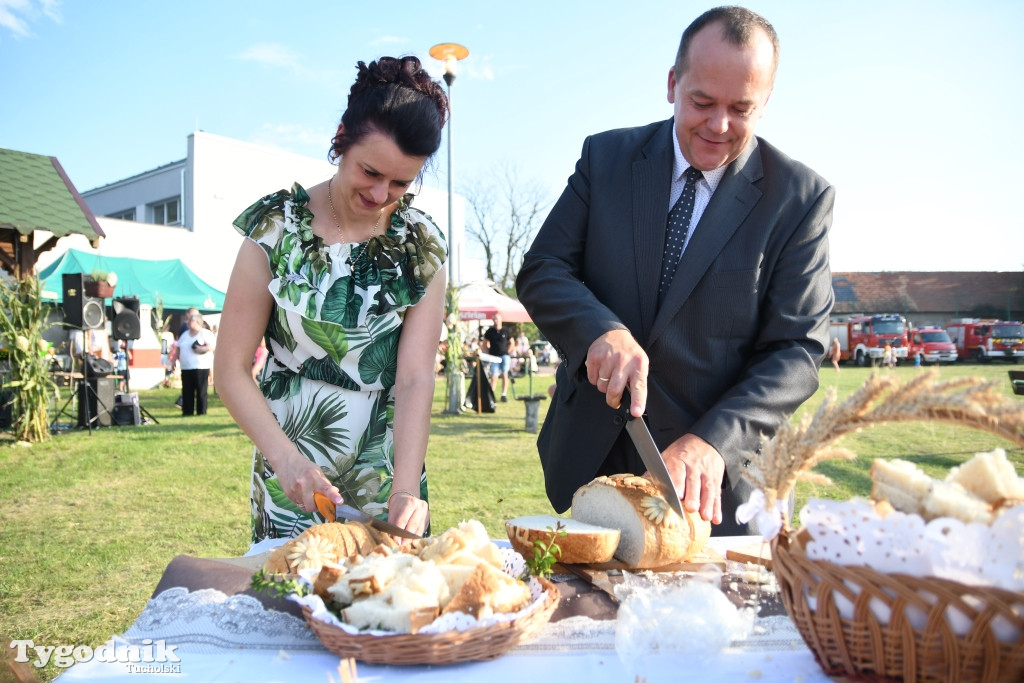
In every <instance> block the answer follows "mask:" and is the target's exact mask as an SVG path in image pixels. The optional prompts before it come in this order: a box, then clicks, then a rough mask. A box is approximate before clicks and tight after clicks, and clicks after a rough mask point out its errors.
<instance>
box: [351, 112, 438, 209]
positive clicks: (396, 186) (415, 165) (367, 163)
mask: <svg viewBox="0 0 1024 683" xmlns="http://www.w3.org/2000/svg"><path fill="white" fill-rule="evenodd" d="M426 161H427V159H426V157H414V156H408V155H406V154H403V153H402V152H401V150H399V149H398V145H396V144H395V142H394V141H393V140H392V139H391V138H390V137H388V136H387V135H384V134H383V133H378V132H371V133H369V134H367V135H366V136H365V137H364V138H363V139H362V140H360V141H359V142H357V143H356V144H354V145H352V147H350V148H349V149H348V151H346V152H345V154H344V155H342V157H341V161H340V162H339V163H338V181H339V182H338V184H337V185H336V186H335V188H336V189H340V192H338V193H337V195H336V196H335V198H334V203H335V209H336V210H337V212H338V213H339V214H342V213H346V214H347V215H349V216H357V217H366V216H376V215H377V214H378V213H380V211H381V210H382V209H383V208H384V207H386V206H388V205H389V204H392V203H394V202H395V201H397V200H398V198H399V197H401V196H402V195H403V194H405V193H406V192H407V191H408V190H409V186H410V185H412V183H413V181H414V180H416V178H417V176H419V174H420V171H422V170H423V164H425V163H426ZM338 195H340V196H338Z"/></svg>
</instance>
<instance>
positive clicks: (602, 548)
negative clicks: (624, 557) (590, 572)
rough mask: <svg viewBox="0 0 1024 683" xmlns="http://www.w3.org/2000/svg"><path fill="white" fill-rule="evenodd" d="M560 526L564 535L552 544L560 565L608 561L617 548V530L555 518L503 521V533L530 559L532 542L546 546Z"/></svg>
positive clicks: (534, 517)
mask: <svg viewBox="0 0 1024 683" xmlns="http://www.w3.org/2000/svg"><path fill="white" fill-rule="evenodd" d="M559 524H561V525H562V527H563V530H564V531H565V532H566V533H565V536H561V537H559V536H556V537H555V545H557V546H558V548H559V549H560V550H561V554H560V555H559V556H558V559H559V561H560V562H567V563H570V564H585V563H590V562H610V561H611V560H612V558H613V557H614V556H615V550H616V549H617V548H618V547H619V536H620V535H621V532H620V531H619V530H618V529H610V528H608V527H603V526H595V525H593V524H587V523H586V522H581V521H579V520H578V519H566V518H564V517H556V516H555V515H533V516H529V517H516V518H515V519H510V520H508V521H507V522H505V532H506V533H507V534H508V540H509V541H510V542H511V543H512V547H513V548H514V549H515V550H516V552H518V553H519V554H520V555H522V556H523V557H525V558H531V557H533V549H534V545H533V543H534V541H540V542H541V543H544V544H545V545H546V544H547V542H548V540H549V539H550V538H551V534H552V530H553V529H556V528H558V525H559Z"/></svg>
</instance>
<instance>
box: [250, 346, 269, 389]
mask: <svg viewBox="0 0 1024 683" xmlns="http://www.w3.org/2000/svg"><path fill="white" fill-rule="evenodd" d="M266 365H267V342H266V340H265V339H263V337H260V345H259V346H257V347H256V352H255V353H254V354H253V356H252V380H253V381H254V382H256V383H257V384H259V383H260V373H261V372H263V368H264V367H266Z"/></svg>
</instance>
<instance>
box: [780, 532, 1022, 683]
mask: <svg viewBox="0 0 1024 683" xmlns="http://www.w3.org/2000/svg"><path fill="white" fill-rule="evenodd" d="M772 561H773V568H774V571H775V575H776V577H777V579H778V582H779V588H780V592H781V594H782V602H783V603H784V604H785V606H786V610H787V611H788V612H789V615H790V617H792V619H793V621H794V622H796V626H797V629H799V631H800V635H801V636H802V637H803V639H804V641H805V642H806V643H807V646H808V647H810V648H811V650H812V651H813V652H814V656H815V658H816V659H817V660H818V664H820V665H821V668H822V669H823V670H824V672H825V673H826V674H828V675H830V676H835V675H844V676H847V677H848V678H849V679H851V680H859V681H886V680H903V681H929V682H930V681H935V682H936V683H938V682H940V681H941V682H943V683H945V682H946V681H984V682H985V683H988V682H992V681H1014V682H1019V681H1022V680H1024V635H1020V636H1019V637H1018V638H1017V640H1016V641H1015V642H1000V640H999V638H998V637H997V631H1002V632H1003V633H1004V634H1005V633H1006V632H1007V631H1010V632H1013V631H1014V629H1016V631H1015V632H1016V633H1017V634H1022V633H1024V593H1017V592H1013V591H1007V590H1001V589H998V588H986V587H978V586H966V585H963V584H960V583H956V582H954V581H947V580H944V579H938V578H934V577H927V578H920V577H914V576H907V575H901V574H881V573H879V572H877V571H875V570H873V569H871V568H869V567H858V566H840V565H836V564H833V563H831V562H825V561H822V560H812V559H809V558H808V557H807V556H806V554H805V553H804V551H803V539H802V538H801V537H800V536H799V535H798V534H796V533H795V532H792V531H789V532H786V531H783V532H782V533H781V534H779V536H778V537H777V538H776V539H775V540H773V541H772ZM837 599H838V602H840V603H843V602H845V601H848V603H846V604H850V603H852V605H853V609H852V613H853V616H852V618H849V619H847V618H843V616H842V615H841V614H840V609H839V607H838V605H837ZM844 599H845V601H844ZM812 605H813V606H812ZM947 609H950V610H955V611H958V612H960V613H961V614H962V615H965V619H967V618H969V620H970V621H969V627H968V629H967V632H966V633H963V634H957V633H956V632H955V630H954V628H953V626H951V624H950V620H949V619H948V618H947ZM877 612H881V613H883V614H884V613H885V612H889V613H890V614H891V617H890V618H889V619H888V620H886V621H882V620H880V619H879V618H878V616H877V614H876V613H877ZM924 615H926V620H925V619H923V617H924ZM922 620H924V621H925V623H924V626H923V627H922V628H915V627H914V626H913V625H912V622H914V621H916V622H918V623H921V621H922Z"/></svg>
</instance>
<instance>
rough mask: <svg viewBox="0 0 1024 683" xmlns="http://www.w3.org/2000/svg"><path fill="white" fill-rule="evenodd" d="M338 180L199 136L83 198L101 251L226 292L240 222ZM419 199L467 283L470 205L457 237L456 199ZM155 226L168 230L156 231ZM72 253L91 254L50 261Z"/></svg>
mask: <svg viewBox="0 0 1024 683" xmlns="http://www.w3.org/2000/svg"><path fill="white" fill-rule="evenodd" d="M325 150H326V145H325ZM325 157H326V151H325ZM334 172H335V167H334V166H333V165H331V164H330V163H329V162H328V161H327V160H326V158H324V159H314V158H312V157H305V156H300V155H298V154H292V153H290V152H284V151H281V150H278V149H274V148H271V147H264V146H261V145H255V144H252V143H249V142H242V141H240V140H232V139H230V138H225V137H221V136H219V135H212V134H210V133H206V132H203V131H196V132H194V133H192V134H191V135H189V136H188V156H187V157H186V158H184V159H181V160H179V161H174V162H171V163H169V164H166V165H165V166H161V167H159V168H155V169H153V170H151V171H146V172H144V173H140V174H138V175H135V176H132V177H130V178H125V179H124V180H119V181H117V182H113V183H110V184H108V185H104V186H102V187H98V188H95V189H92V190H88V191H86V192H83V193H82V197H83V198H84V199H85V201H86V202H87V203H88V205H89V208H90V209H92V212H93V213H94V214H96V216H97V217H98V220H99V223H100V225H101V226H102V227H103V229H104V231H106V230H107V228H108V226H109V227H110V232H108V233H107V238H106V239H105V240H103V241H102V242H101V244H100V246H99V249H97V250H94V251H98V252H101V253H104V254H107V255H109V256H131V257H133V258H153V259H156V258H180V259H182V260H183V261H184V262H185V264H186V265H187V266H188V267H189V268H191V269H192V270H194V271H195V272H196V274H197V275H199V276H200V277H202V278H203V279H204V280H206V281H207V282H209V283H210V284H211V285H214V286H215V287H217V288H218V289H220V290H222V291H223V290H224V289H226V288H227V283H228V277H229V275H230V274H231V265H232V263H233V262H234V255H235V253H236V252H237V250H238V246H239V244H240V243H241V237H240V236H239V234H238V232H237V231H236V230H235V228H234V227H233V226H232V225H231V222H232V221H233V220H234V219H235V218H236V217H237V216H238V214H239V213H241V212H242V211H243V210H245V208H246V207H248V206H249V205H250V204H252V203H253V202H254V201H256V200H257V199H259V198H260V197H262V196H264V195H266V194H270V193H271V192H275V191H277V190H281V189H288V188H291V186H292V183H295V182H297V183H299V184H301V185H302V186H303V187H311V186H313V185H316V184H317V183H320V182H322V181H324V180H326V179H327V178H328V177H330V176H331V175H332V174H333V173H334ZM414 191H415V192H416V194H417V197H416V199H415V201H414V205H415V206H416V207H417V208H419V209H420V210H422V211H424V212H426V213H427V214H429V215H430V216H431V217H432V218H433V219H434V221H435V222H436V223H437V225H438V226H439V227H440V228H441V230H443V231H444V233H445V235H446V236H448V237H449V240H450V242H451V244H450V245H449V249H450V250H451V252H452V256H451V258H452V264H453V267H454V273H455V276H454V277H453V278H452V279H453V280H454V281H455V282H457V283H458V282H461V281H462V280H463V278H462V276H461V273H462V267H461V262H462V248H461V247H462V245H463V244H464V243H465V233H464V225H465V221H464V215H465V200H464V199H463V198H462V197H460V196H458V195H456V196H454V197H453V201H452V211H453V213H454V217H453V218H454V220H453V221H452V223H453V224H454V233H453V234H452V233H451V232H450V231H449V229H448V193H447V192H444V191H442V190H438V189H435V188H432V187H426V186H422V187H420V188H418V189H414ZM110 219H118V220H116V221H112V220H110ZM154 225H161V226H168V227H163V228H159V229H154V228H153V226H154ZM65 243H67V244H65ZM71 247H74V248H76V249H89V247H88V245H87V244H86V243H85V241H84V240H82V241H81V242H77V243H75V242H74V241H69V240H62V241H61V246H60V247H58V248H57V249H55V250H53V251H52V252H50V253H49V254H48V257H49V261H52V260H53V259H55V258H57V257H58V256H59V255H60V253H62V252H63V250H64V249H68V248H71ZM49 261H47V262H49ZM44 265H45V264H44Z"/></svg>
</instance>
